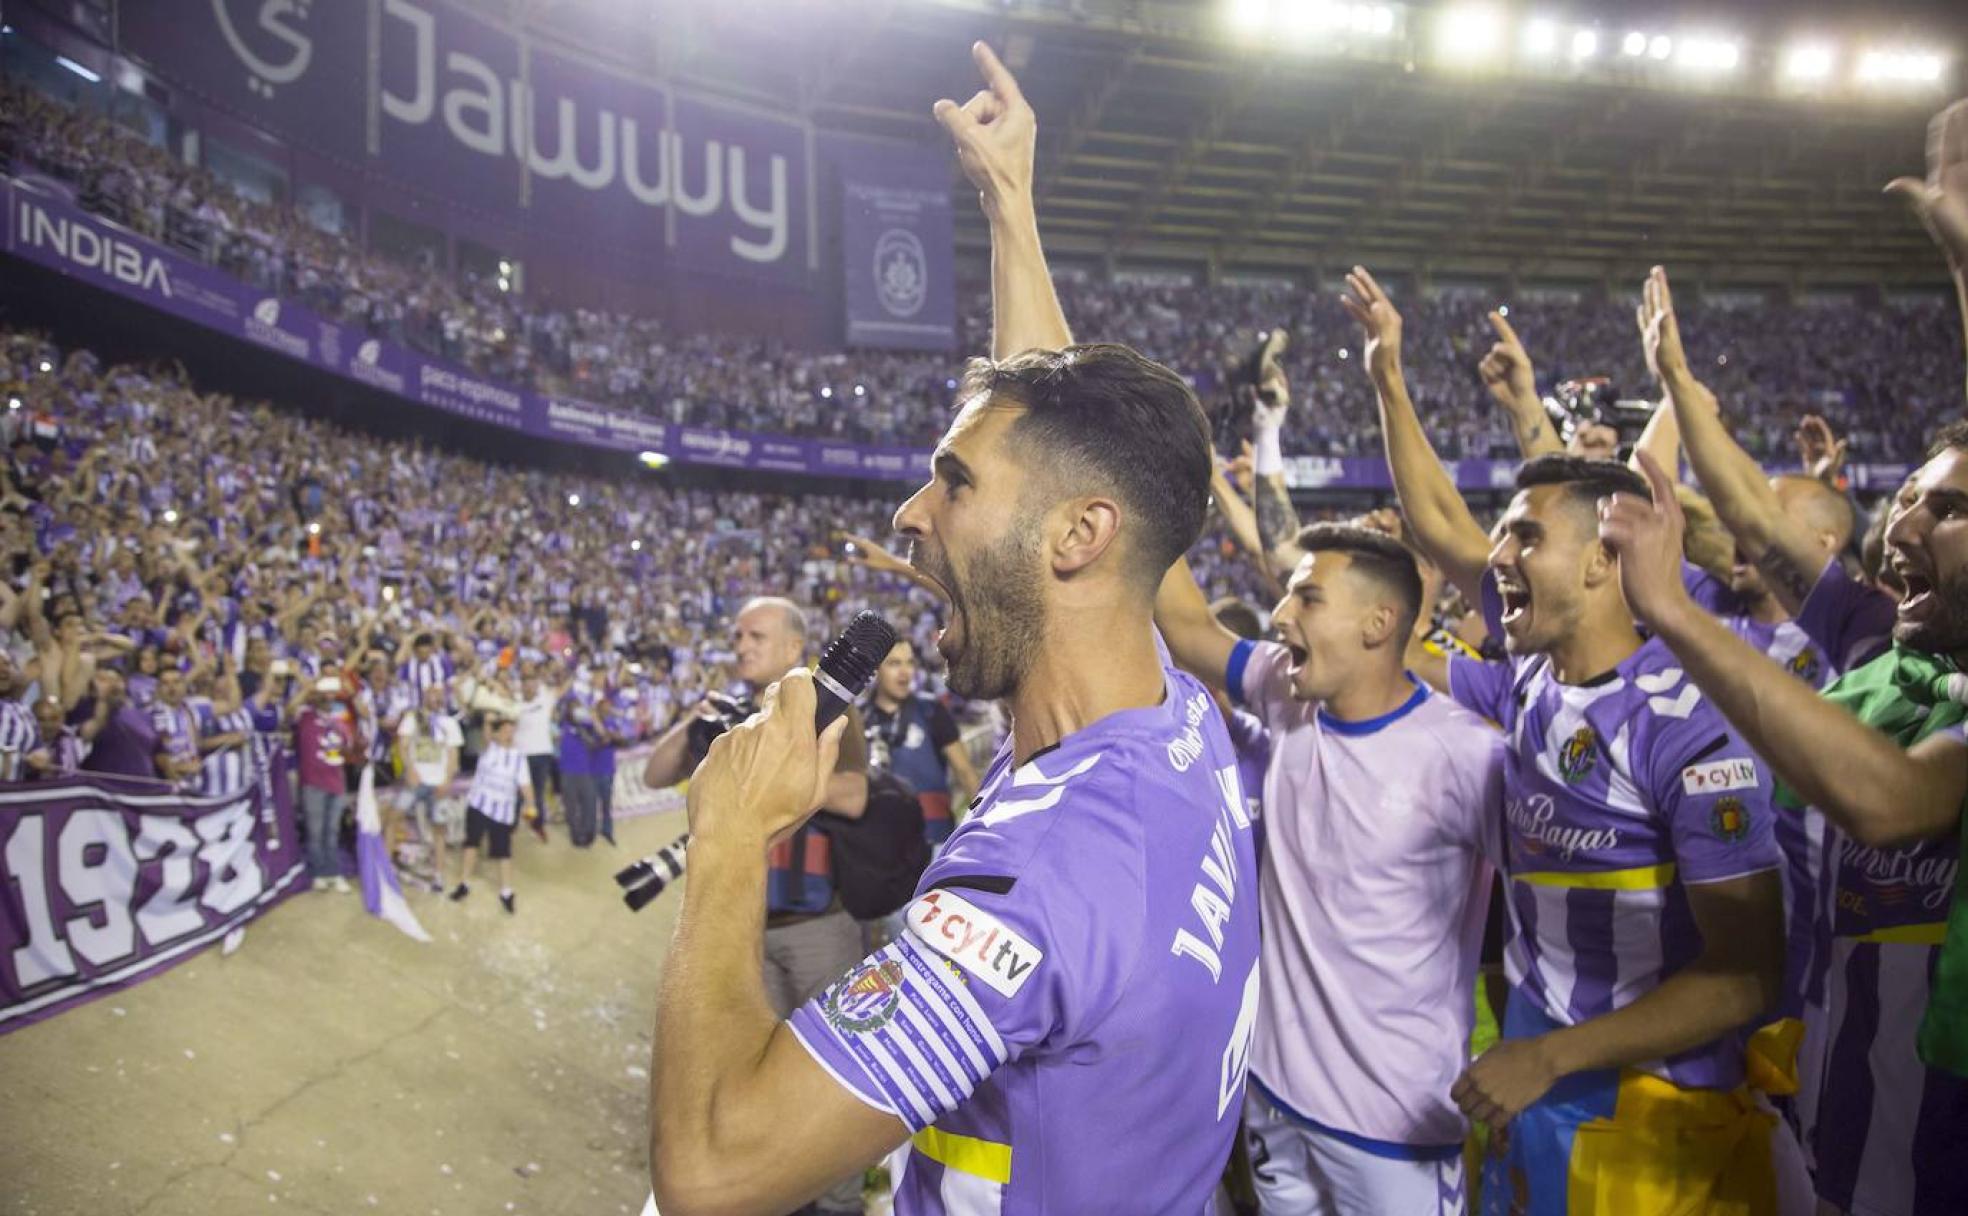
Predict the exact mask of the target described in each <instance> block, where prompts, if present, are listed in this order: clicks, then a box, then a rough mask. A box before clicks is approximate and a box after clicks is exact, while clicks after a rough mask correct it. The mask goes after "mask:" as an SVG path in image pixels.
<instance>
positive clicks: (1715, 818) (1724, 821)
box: [1708, 794, 1749, 844]
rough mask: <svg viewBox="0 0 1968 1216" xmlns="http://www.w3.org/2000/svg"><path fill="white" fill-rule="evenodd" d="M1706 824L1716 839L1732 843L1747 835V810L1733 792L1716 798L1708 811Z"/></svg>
mask: <svg viewBox="0 0 1968 1216" xmlns="http://www.w3.org/2000/svg"><path fill="white" fill-rule="evenodd" d="M1708 826H1709V829H1710V830H1711V831H1713V832H1714V833H1715V836H1716V839H1718V840H1723V841H1727V842H1728V843H1729V844H1734V843H1736V842H1737V841H1738V840H1741V839H1742V838H1743V837H1745V836H1747V835H1749V811H1748V809H1747V808H1745V807H1744V806H1743V800H1742V799H1740V798H1738V797H1736V796H1735V795H1733V794H1731V795H1729V796H1727V797H1724V798H1717V799H1716V800H1715V806H1714V807H1713V808H1712V809H1711V810H1710V811H1709V812H1708Z"/></svg>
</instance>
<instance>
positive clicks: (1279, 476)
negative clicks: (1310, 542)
mask: <svg viewBox="0 0 1968 1216" xmlns="http://www.w3.org/2000/svg"><path fill="white" fill-rule="evenodd" d="M1253 489H1254V491H1255V494H1256V497H1257V540H1258V543H1259V544H1260V545H1262V546H1263V548H1264V554H1265V559H1266V561H1267V562H1268V563H1269V569H1270V570H1271V571H1272V572H1273V573H1274V574H1276V573H1277V572H1279V571H1284V572H1285V574H1286V575H1287V576H1289V574H1290V572H1291V571H1292V570H1293V569H1294V568H1296V567H1297V565H1298V560H1299V559H1300V558H1301V557H1304V556H1305V553H1304V551H1303V550H1302V549H1300V548H1299V547H1298V530H1299V522H1298V508H1296V507H1294V506H1292V500H1291V491H1290V490H1288V489H1286V488H1285V475H1284V474H1283V473H1267V474H1265V475H1264V476H1262V477H1259V478H1258V479H1257V483H1256V485H1255V486H1254V487H1253Z"/></svg>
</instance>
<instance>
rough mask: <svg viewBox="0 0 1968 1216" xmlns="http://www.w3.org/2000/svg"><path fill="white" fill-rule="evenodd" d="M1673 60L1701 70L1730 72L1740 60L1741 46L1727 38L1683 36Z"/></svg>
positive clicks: (1683, 65)
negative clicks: (1678, 50) (1678, 51)
mask: <svg viewBox="0 0 1968 1216" xmlns="http://www.w3.org/2000/svg"><path fill="white" fill-rule="evenodd" d="M1675 62H1676V63H1679V64H1680V65H1681V66H1682V67H1686V68H1692V69H1694V70H1696V71H1702V72H1732V71H1734V70H1735V68H1736V65H1737V64H1739V63H1741V62H1742V46H1741V45H1740V44H1739V43H1736V42H1734V41H1732V40H1731V39H1728V38H1705V37H1704V38H1683V39H1682V40H1681V50H1680V53H1679V54H1678V55H1676V56H1675Z"/></svg>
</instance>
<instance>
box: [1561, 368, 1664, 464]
mask: <svg viewBox="0 0 1968 1216" xmlns="http://www.w3.org/2000/svg"><path fill="white" fill-rule="evenodd" d="M1552 393H1553V395H1552V396H1549V397H1546V398H1545V399H1544V412H1545V413H1546V414H1547V415H1549V416H1550V418H1551V425H1552V426H1554V427H1556V428H1557V430H1558V438H1559V440H1560V441H1562V442H1563V443H1564V445H1565V446H1566V447H1567V448H1570V447H1571V445H1572V439H1573V438H1574V437H1575V436H1577V435H1578V433H1579V432H1580V431H1583V430H1584V429H1585V428H1586V427H1589V426H1605V427H1611V428H1612V429H1613V431H1614V433H1615V434H1616V435H1617V436H1618V438H1617V439H1616V440H1615V446H1616V448H1617V451H1616V459H1619V460H1625V459H1627V458H1628V457H1630V456H1632V455H1633V445H1634V444H1636V443H1638V442H1640V434H1641V432H1642V431H1645V430H1646V429H1647V422H1648V420H1649V419H1651V418H1652V417H1653V416H1654V403H1653V402H1651V401H1634V400H1630V399H1625V398H1622V397H1621V396H1620V395H1619V391H1618V390H1617V389H1616V388H1614V386H1613V382H1612V380H1611V379H1610V378H1608V377H1606V376H1581V377H1579V378H1577V379H1574V380H1565V381H1561V382H1560V383H1559V384H1558V386H1557V387H1556V388H1555V389H1553V390H1552Z"/></svg>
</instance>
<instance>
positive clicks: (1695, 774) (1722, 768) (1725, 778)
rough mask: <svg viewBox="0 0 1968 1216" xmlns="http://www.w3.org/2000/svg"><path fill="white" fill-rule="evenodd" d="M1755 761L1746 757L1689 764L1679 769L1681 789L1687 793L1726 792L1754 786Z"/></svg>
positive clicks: (1750, 788)
mask: <svg viewBox="0 0 1968 1216" xmlns="http://www.w3.org/2000/svg"><path fill="white" fill-rule="evenodd" d="M1756 782H1757V774H1756V761H1754V760H1750V759H1747V758H1739V759H1734V760H1716V761H1714V762H1712V763H1709V764H1690V765H1689V766H1688V767H1687V768H1684V769H1682V770H1681V789H1682V792H1684V793H1688V794H1726V793H1728V792H1729V791H1730V790H1753V789H1755V788H1756Z"/></svg>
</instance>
